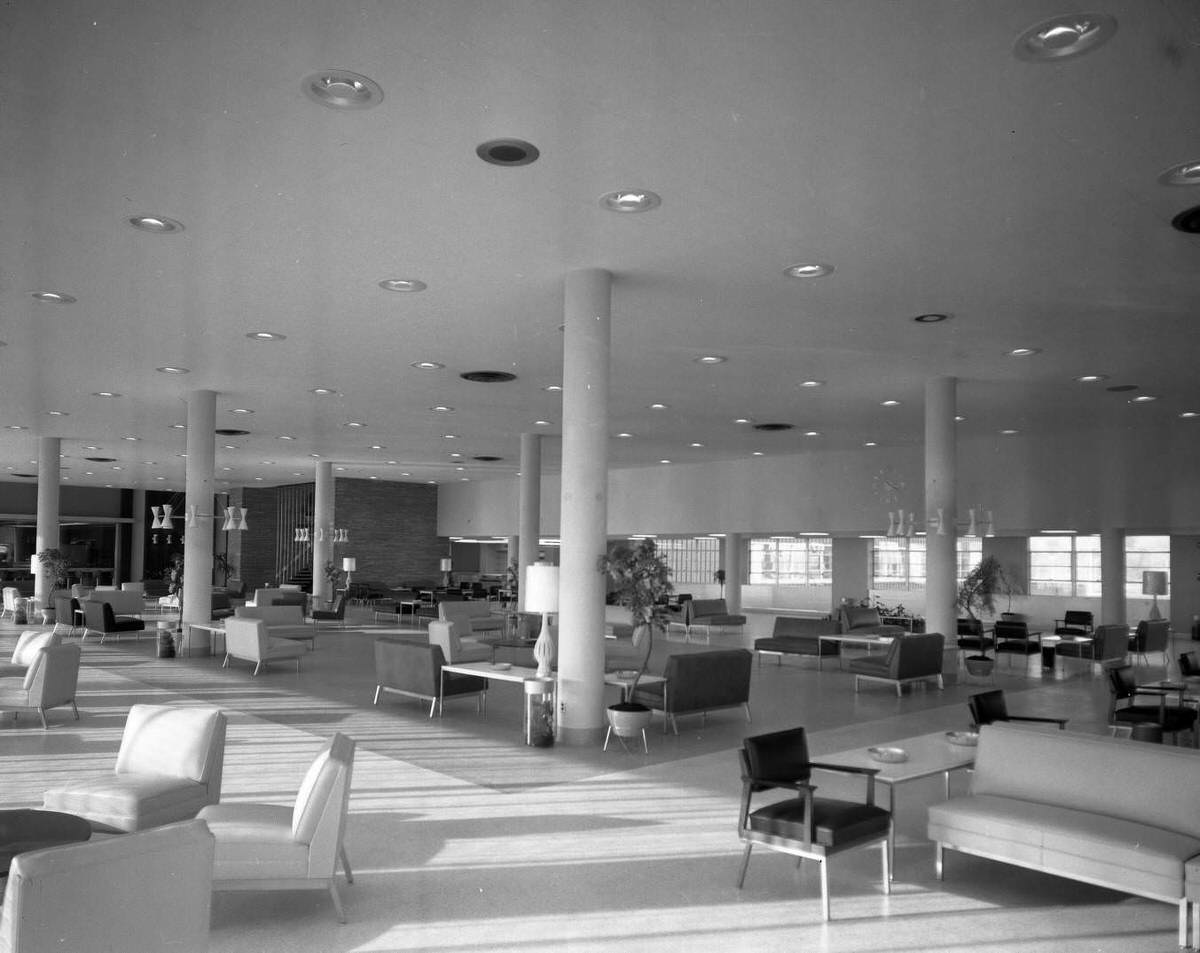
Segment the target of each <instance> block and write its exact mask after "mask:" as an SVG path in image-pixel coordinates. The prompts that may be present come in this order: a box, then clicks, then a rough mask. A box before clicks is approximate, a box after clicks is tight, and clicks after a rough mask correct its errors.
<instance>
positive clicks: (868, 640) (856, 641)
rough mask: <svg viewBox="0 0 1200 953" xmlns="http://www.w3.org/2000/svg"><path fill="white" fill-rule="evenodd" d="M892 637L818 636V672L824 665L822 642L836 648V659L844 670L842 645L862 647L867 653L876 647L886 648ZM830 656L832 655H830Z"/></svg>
mask: <svg viewBox="0 0 1200 953" xmlns="http://www.w3.org/2000/svg"><path fill="white" fill-rule="evenodd" d="M893 640H894V636H891V635H818V636H817V646H818V648H817V669H818V670H820V669H821V668H822V667H823V666H824V664H825V653H824V652H822V651H821V649H820V644H821V643H822V642H831V643H833V644H834V645H836V646H837V647H838V651H837V653H836V654H837V658H838V662H839V664H840V665H841V667H842V668H845V667H846V666H845V664H844V662H843V656H842V649H841V647H842V646H843V645H864V646H866V648H867V652H868V653H869V652H870V651H871V649H872V648H874V647H875V646H876V645H879V646H883V647H884V648H887V647H888V646H890V645H891V644H892V642H893ZM830 654H831V655H832V654H834V653H832V652H831V653H830Z"/></svg>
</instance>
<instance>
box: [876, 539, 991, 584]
mask: <svg viewBox="0 0 1200 953" xmlns="http://www.w3.org/2000/svg"><path fill="white" fill-rule="evenodd" d="M982 558H983V539H982V538H981V537H979V536H960V537H959V538H958V539H956V540H955V560H954V562H955V578H956V579H957V580H958V581H959V582H962V581H963V580H964V579H965V578H966V577H967V573H969V572H970V571H971V570H972V569H974V568H975V567H976V566H977V565H978V564H979V560H980V559H982ZM925 565H926V562H925V538H924V537H923V536H912V537H908V538H900V539H896V538H892V539H888V538H882V539H876V540H874V545H873V546H872V547H871V588H873V589H920V588H923V587H924V586H925Z"/></svg>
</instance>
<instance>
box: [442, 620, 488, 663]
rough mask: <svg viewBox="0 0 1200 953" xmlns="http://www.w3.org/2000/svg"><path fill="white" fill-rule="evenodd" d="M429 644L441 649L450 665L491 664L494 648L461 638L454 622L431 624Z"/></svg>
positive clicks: (474, 640)
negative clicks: (465, 663) (464, 663)
mask: <svg viewBox="0 0 1200 953" xmlns="http://www.w3.org/2000/svg"><path fill="white" fill-rule="evenodd" d="M429 644H430V645H437V646H440V647H441V650H442V655H444V656H445V658H446V662H447V664H449V665H456V664H459V663H462V662H489V661H491V658H492V648H491V646H490V645H487V644H485V643H483V642H479V641H477V640H476V639H464V638H461V637H459V634H458V626H456V625H455V624H454V623H453V622H444V621H442V620H441V619H434V620H432V621H431V622H430V623H429Z"/></svg>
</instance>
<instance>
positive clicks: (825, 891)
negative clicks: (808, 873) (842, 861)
mask: <svg viewBox="0 0 1200 953" xmlns="http://www.w3.org/2000/svg"><path fill="white" fill-rule="evenodd" d="M817 866H818V867H820V868H821V919H822V920H825V921H826V922H828V921H829V860H828V859H827V858H825V857H822V858H821V859H820V860H818V861H817Z"/></svg>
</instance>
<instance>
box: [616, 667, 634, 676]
mask: <svg viewBox="0 0 1200 953" xmlns="http://www.w3.org/2000/svg"><path fill="white" fill-rule="evenodd" d="M616 676H617V678H635V677H636V676H637V669H636V668H621V669H617V672H616Z"/></svg>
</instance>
